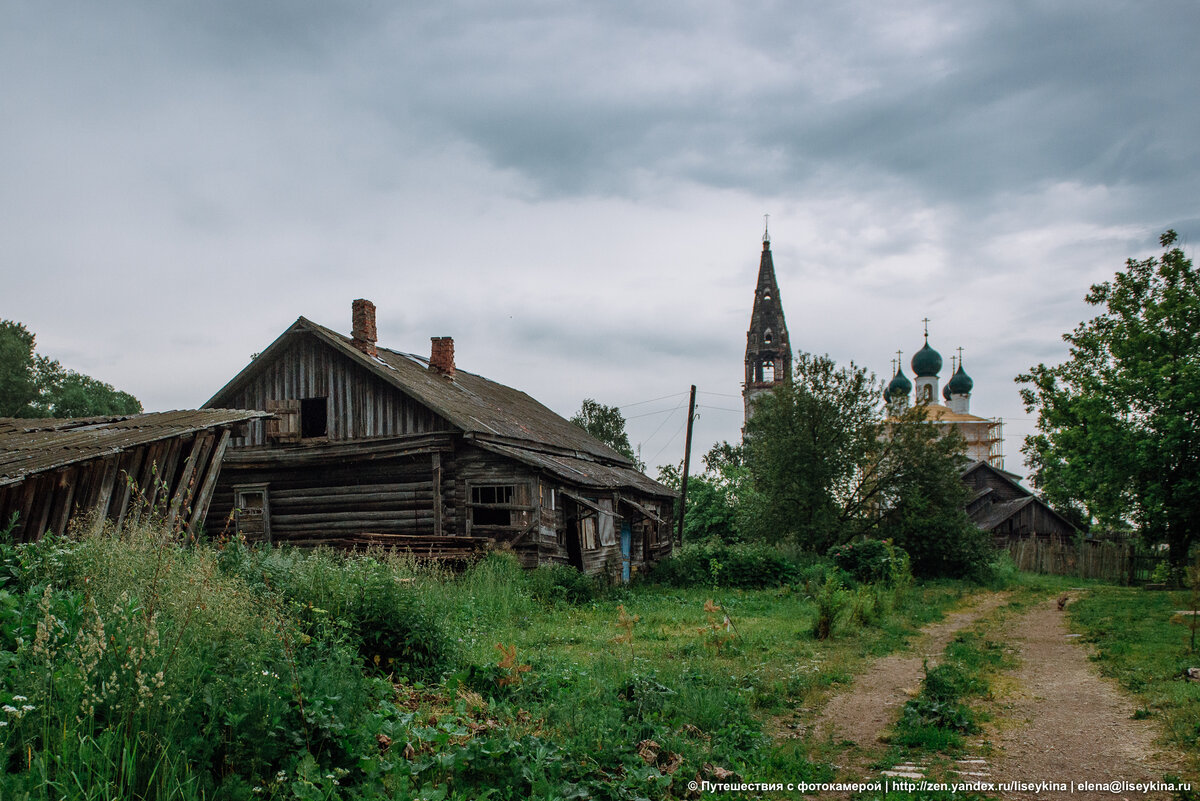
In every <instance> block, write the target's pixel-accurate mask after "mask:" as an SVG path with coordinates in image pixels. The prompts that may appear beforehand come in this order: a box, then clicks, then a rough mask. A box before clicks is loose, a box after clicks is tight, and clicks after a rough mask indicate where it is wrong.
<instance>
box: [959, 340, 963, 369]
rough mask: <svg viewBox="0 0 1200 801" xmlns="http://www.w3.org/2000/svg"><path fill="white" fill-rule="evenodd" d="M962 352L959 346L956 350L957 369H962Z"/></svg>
mask: <svg viewBox="0 0 1200 801" xmlns="http://www.w3.org/2000/svg"><path fill="white" fill-rule="evenodd" d="M962 351H963V349H962V346H961V345H960V346H959V348H958V367H959V369H962Z"/></svg>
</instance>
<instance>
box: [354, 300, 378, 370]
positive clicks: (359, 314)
mask: <svg viewBox="0 0 1200 801" xmlns="http://www.w3.org/2000/svg"><path fill="white" fill-rule="evenodd" d="M350 335H351V336H352V337H353V338H354V342H353V343H352V344H353V345H354V347H356V348H358V349H359V350H361V351H362V352H363V353H365V354H367V355H368V356H375V355H376V353H377V351H376V350H375V341H376V339H377V337H378V334H376V332H375V304H374V303H372V302H371V301H369V300H367V299H365V298H359V299H358V300H356V301H354V304H353V305H352V306H351V315H350Z"/></svg>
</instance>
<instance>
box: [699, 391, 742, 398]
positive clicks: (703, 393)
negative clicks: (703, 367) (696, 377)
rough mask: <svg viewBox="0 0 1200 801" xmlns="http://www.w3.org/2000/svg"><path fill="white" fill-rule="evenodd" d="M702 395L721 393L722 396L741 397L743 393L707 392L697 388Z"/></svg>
mask: <svg viewBox="0 0 1200 801" xmlns="http://www.w3.org/2000/svg"><path fill="white" fill-rule="evenodd" d="M696 391H697V392H698V393H699V394H701V395H719V396H721V397H722V398H740V397H742V396H741V395H730V394H729V393H728V392H705V391H704V390H702V389H699V390H696Z"/></svg>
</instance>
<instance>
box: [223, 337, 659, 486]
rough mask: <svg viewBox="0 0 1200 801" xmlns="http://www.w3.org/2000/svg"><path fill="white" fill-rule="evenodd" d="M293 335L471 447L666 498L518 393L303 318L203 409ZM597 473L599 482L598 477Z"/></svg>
mask: <svg viewBox="0 0 1200 801" xmlns="http://www.w3.org/2000/svg"><path fill="white" fill-rule="evenodd" d="M298 333H310V334H312V335H314V336H316V337H317V338H318V339H320V340H322V341H323V342H325V343H327V344H328V345H330V346H331V347H333V348H334V349H336V350H337V351H339V352H341V353H343V354H344V355H346V356H347V357H348V358H350V359H352V360H354V361H355V362H357V363H358V364H360V365H362V366H363V367H365V368H367V369H368V370H370V371H371V372H373V373H374V374H375V375H378V376H380V377H381V378H383V379H384V380H385V381H387V382H388V383H390V384H391V385H392V386H394V387H396V388H397V389H398V390H400V391H401V392H404V393H406V394H408V395H410V396H411V397H413V398H414V399H415V400H417V401H418V402H419V403H421V404H423V405H424V406H426V407H428V408H429V409H431V410H432V411H434V412H435V413H437V414H438V415H440V416H441V417H443V418H445V419H446V420H448V421H449V422H450V424H451V425H453V426H454V427H455V428H458V429H460V430H461V431H462V432H463V433H464V434H466V435H468V436H470V437H471V438H472V439H474V440H476V441H477V442H479V443H482V442H483V441H484V440H493V441H494V442H495V443H496V444H497V445H507V446H509V447H510V449H511V450H521V451H522V454H523V456H522V457H517V456H515V455H514V454H512V453H509V454H507V455H509V456H513V458H522V460H523V461H525V462H526V463H528V464H533V462H534V461H537V460H545V459H550V458H551V455H550V454H546V453H542V454H541V455H539V456H538V457H536V458H535V457H534V456H531V455H529V453H528V452H529V449H530V448H533V449H534V450H537V449H539V448H540V449H541V450H542V451H545V450H554V451H557V452H558V453H556V454H553V459H555V460H559V461H555V462H554V465H553V466H552V465H551V463H550V462H546V464H540V465H537V466H540V467H544V468H545V469H548V470H550V471H551V472H554V473H556V474H557V475H560V476H562V477H564V478H566V477H567V473H570V472H571V470H572V469H573V468H572V467H571V466H569V463H572V462H573V461H581V462H582V461H586V462H587V463H588V466H589V469H590V470H591V471H592V475H594V476H596V478H593V479H592V480H590V481H583V482H580V483H582V484H584V485H586V486H606V487H620V486H625V487H638V488H641V489H642V490H643V491H645V492H650V493H653V494H656V495H662V496H669V495H671V494H672V492H671V490H669V489H668V488H666V487H664V486H663V485H662V484H659V483H658V482H657V481H654V480H653V479H650V478H648V477H646V476H645V475H643V474H642V473H641V472H639V471H638V470H637V468H636V466H635V465H634V464H633V463H632V462H631V461H630V460H629V459H627V458H625V457H624V456H622V455H621V454H619V453H617V452H616V451H615V450H613V449H612V448H610V447H608V446H607V445H605V444H604V443H602V442H600V441H599V440H598V439H596V438H595V437H593V436H591V435H590V434H588V433H587V432H586V431H584V430H583V429H582V428H580V427H579V426H577V425H575V424H574V423H572V422H571V421H569V420H567V419H565V418H563V417H562V416H561V415H559V414H556V413H555V412H554V411H552V410H551V409H549V408H548V407H546V406H544V405H542V404H541V403H539V402H538V401H536V400H534V399H533V398H531V397H530V396H529V395H527V394H525V393H524V392H521V391H520V390H517V389H513V388H512V387H508V386H505V385H504V384H500V383H497V382H495V381H491V380H489V379H487V378H484V377H483V376H480V375H476V374H475V373H470V372H467V371H466V370H462V369H456V370H455V375H454V379H453V380H451V379H448V378H446V377H445V376H443V375H441V374H440V373H438V372H437V371H436V370H431V369H430V368H429V359H428V357H425V356H419V355H416V354H411V353H401V352H399V351H394V350H388V349H387V348H382V347H380V348H377V351H378V355H376V356H368V355H367V354H365V353H363V352H362V351H361V350H359V349H358V348H356V347H354V345H353V344H351V343H352V340H351V338H350V337H348V336H345V335H343V334H339V333H338V332H336V331H333V330H331V329H329V328H326V327H325V326H322V325H318V324H317V323H314V322H312V321H311V320H308V319H306V318H304V317H301V318H299V319H298V320H297V321H296V322H295V323H294V324H293V325H292V326H291V327H290V328H288V330H287V331H285V332H284V333H283V335H281V336H280V337H279V338H278V339H277V340H275V342H273V343H271V345H270V347H268V348H267V349H266V350H265V351H263V353H262V354H261V355H260V356H259V357H258V359H256V360H255V361H254V362H251V363H250V364H249V365H248V366H247V367H246V368H245V369H244V370H242V372H240V373H238V375H237V376H236V377H234V379H233V380H232V381H230V382H229V383H228V384H226V385H225V387H223V388H222V389H221V390H220V391H219V392H217V394H216V395H214V396H213V397H212V398H211V399H210V400H209V401H208V403H206V404H204V405H205V407H208V406H213V405H220V403H221V401H222V399H223V398H225V397H227V396H228V395H230V394H231V393H232V392H233V391H234V390H236V389H237V388H238V387H239V386H240V385H241V384H242V383H243V382H244V381H246V380H248V379H249V378H250V377H251V376H252V375H253V374H254V372H255V369H256V366H257V365H259V364H265V363H266V362H267V361H268V358H269V354H270V353H271V351H273V350H275V349H276V348H278V347H282V345H283V343H284V341H285V340H286V339H287V338H288V337H289V336H291V335H294V334H298ZM264 357H267V358H264ZM493 450H495V449H494V448H493ZM497 452H498V451H497ZM563 452H566V453H563ZM597 460H599V463H597ZM560 462H561V463H560ZM601 475H603V476H604V478H603V479H601V478H599V476H601Z"/></svg>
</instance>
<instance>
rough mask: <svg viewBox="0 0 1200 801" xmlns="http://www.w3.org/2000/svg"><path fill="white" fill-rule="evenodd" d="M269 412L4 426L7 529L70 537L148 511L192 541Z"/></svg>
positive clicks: (22, 535)
mask: <svg viewBox="0 0 1200 801" xmlns="http://www.w3.org/2000/svg"><path fill="white" fill-rule="evenodd" d="M264 416H265V415H264V414H263V413H261V412H246V411H234V410H228V409H209V410H205V411H175V412H153V413H149V414H138V415H124V416H117V417H92V418H84V419H72V420H58V419H30V420H26V419H16V418H0V528H3V527H5V526H7V525H8V522H9V521H10V520H11V519H12V518H13V515H14V514H15V515H16V516H17V517H16V526H15V528H14V529H13V532H12V536H13V537H14V538H16V539H18V540H33V539H37V538H38V537H40V536H41V535H42V534H45V533H46V532H53V533H55V534H63V533H65V532H66V531H67V529H68V528H69V527H70V525H71V522H72V521H73V520H75V519H77V518H81V517H84V516H87V515H92V516H93V519H92V522H93V525H94V527H95V528H97V529H98V528H99V527H100V526H101V525H103V523H104V521H105V520H106V519H108V520H112V521H114V522H116V523H117V525H121V524H122V523H125V522H127V521H131V520H135V519H137V518H140V516H141V515H142V514H143V513H145V512H146V510H147V509H156V510H160V511H162V512H163V514H165V516H166V521H167V523H168V525H169V526H171V527H178V529H179V530H181V531H188V530H190V529H191V528H192V527H194V526H196V525H197V524H198V523H199V522H200V521H202V520H204V517H205V514H206V513H207V511H208V502H209V500H210V498H211V497H212V492H213V490H214V489H215V487H216V484H217V475H218V473H220V470H221V459H222V457H223V456H224V454H225V449H226V447H227V446H228V444H229V440H230V437H231V436H232V435H233V433H234V430H235V429H237V428H240V427H241V426H242V424H244V423H245V422H247V421H249V420H254V419H257V418H261V417H264Z"/></svg>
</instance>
